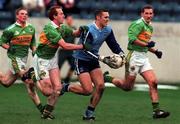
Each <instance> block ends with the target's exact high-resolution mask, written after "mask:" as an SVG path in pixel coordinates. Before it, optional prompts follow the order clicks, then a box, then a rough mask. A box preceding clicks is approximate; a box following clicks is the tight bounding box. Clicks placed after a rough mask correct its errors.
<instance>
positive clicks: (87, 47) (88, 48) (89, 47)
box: [83, 42, 92, 51]
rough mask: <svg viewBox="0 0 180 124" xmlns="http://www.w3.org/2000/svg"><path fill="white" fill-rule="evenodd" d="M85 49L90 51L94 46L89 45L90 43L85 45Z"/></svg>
mask: <svg viewBox="0 0 180 124" xmlns="http://www.w3.org/2000/svg"><path fill="white" fill-rule="evenodd" d="M83 49H85V50H87V51H90V50H92V45H91V44H89V43H88V42H85V43H83Z"/></svg>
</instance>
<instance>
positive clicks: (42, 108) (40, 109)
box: [36, 103, 44, 113]
mask: <svg viewBox="0 0 180 124" xmlns="http://www.w3.org/2000/svg"><path fill="white" fill-rule="evenodd" d="M36 107H37V109H38V110H39V111H40V112H41V113H42V112H43V110H44V106H43V105H42V104H41V103H39V104H38V105H37V106H36Z"/></svg>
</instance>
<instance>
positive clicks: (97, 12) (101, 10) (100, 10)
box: [94, 9, 109, 19]
mask: <svg viewBox="0 0 180 124" xmlns="http://www.w3.org/2000/svg"><path fill="white" fill-rule="evenodd" d="M103 12H109V10H107V9H98V10H96V11H95V13H94V16H95V19H96V17H97V16H100V15H101V14H102V13H103Z"/></svg>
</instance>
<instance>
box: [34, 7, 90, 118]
mask: <svg viewBox="0 0 180 124" xmlns="http://www.w3.org/2000/svg"><path fill="white" fill-rule="evenodd" d="M49 19H50V22H49V23H48V24H46V25H45V26H44V28H43V31H42V32H41V34H40V37H39V43H38V46H37V50H36V53H35V56H34V70H35V75H36V79H37V80H38V82H39V83H38V84H39V85H38V86H39V89H40V90H41V92H42V93H43V94H44V95H45V96H47V97H48V98H47V105H46V107H45V109H44V111H43V114H42V115H41V118H42V119H54V116H53V115H52V114H51V113H52V111H53V109H54V106H55V104H56V102H57V99H58V97H59V95H60V93H61V89H62V85H61V80H60V71H59V68H58V63H57V61H58V58H57V54H56V52H57V50H58V48H59V46H60V47H62V48H63V49H66V50H78V49H83V48H85V49H90V46H89V45H88V44H84V45H82V44H79V45H76V44H71V43H67V42H65V41H64V39H65V38H67V37H69V36H71V35H74V36H79V35H80V34H81V33H82V32H84V31H87V30H88V28H87V27H86V26H80V28H79V29H78V30H76V31H73V30H72V29H71V28H69V27H68V26H66V25H64V24H63V21H64V13H63V11H62V9H61V7H60V6H53V7H52V8H51V9H50V10H49Z"/></svg>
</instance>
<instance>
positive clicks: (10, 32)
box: [0, 22, 36, 58]
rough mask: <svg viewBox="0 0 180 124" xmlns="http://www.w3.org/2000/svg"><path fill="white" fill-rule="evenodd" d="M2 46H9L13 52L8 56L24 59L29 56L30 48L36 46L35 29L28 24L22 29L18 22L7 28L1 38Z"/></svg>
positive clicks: (9, 52)
mask: <svg viewBox="0 0 180 124" xmlns="http://www.w3.org/2000/svg"><path fill="white" fill-rule="evenodd" d="M0 42H1V44H9V45H10V47H11V49H14V50H13V51H9V50H8V52H7V54H8V56H9V57H11V56H15V57H20V58H23V57H25V56H27V55H28V50H29V47H31V48H32V47H33V46H35V45H36V43H35V28H34V27H33V26H32V25H31V24H29V23H27V24H26V26H25V27H22V26H21V25H20V24H18V23H17V22H16V23H14V24H12V25H10V26H9V27H8V28H6V29H5V30H4V31H3V33H2V36H1V38H0Z"/></svg>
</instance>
